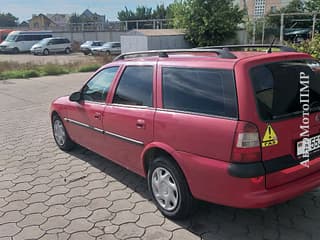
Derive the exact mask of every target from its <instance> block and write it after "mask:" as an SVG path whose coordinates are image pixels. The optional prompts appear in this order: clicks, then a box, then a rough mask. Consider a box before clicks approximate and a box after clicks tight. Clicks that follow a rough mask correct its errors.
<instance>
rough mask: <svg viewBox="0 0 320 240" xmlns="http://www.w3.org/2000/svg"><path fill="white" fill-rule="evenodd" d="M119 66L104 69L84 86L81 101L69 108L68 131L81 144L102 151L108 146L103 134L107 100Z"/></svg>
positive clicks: (71, 104) (73, 103)
mask: <svg viewBox="0 0 320 240" xmlns="http://www.w3.org/2000/svg"><path fill="white" fill-rule="evenodd" d="M118 69H119V67H118V66H114V67H109V68H105V69H102V70H101V71H100V72H98V73H97V74H95V75H94V76H93V77H92V78H91V79H90V80H89V81H88V82H87V83H86V84H85V86H84V87H83V89H82V92H81V95H82V97H81V98H82V100H81V101H80V102H71V103H70V106H69V108H68V117H67V119H65V120H66V121H67V123H68V127H67V130H68V133H69V134H70V136H71V138H72V139H73V140H74V141H75V142H77V143H79V144H80V145H82V146H84V147H87V148H89V149H91V150H93V151H95V152H98V153H101V152H103V150H102V149H105V148H106V145H105V142H104V134H103V124H102V123H103V116H104V115H103V114H104V109H105V107H106V104H105V101H106V97H107V95H108V93H109V89H110V86H111V83H112V81H113V79H114V78H115V76H116V73H117V71H118Z"/></svg>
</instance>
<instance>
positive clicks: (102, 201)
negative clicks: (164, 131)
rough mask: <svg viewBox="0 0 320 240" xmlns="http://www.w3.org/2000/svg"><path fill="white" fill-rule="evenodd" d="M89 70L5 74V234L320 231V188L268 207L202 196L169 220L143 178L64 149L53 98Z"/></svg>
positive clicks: (0, 183) (1, 171) (289, 235)
mask: <svg viewBox="0 0 320 240" xmlns="http://www.w3.org/2000/svg"><path fill="white" fill-rule="evenodd" d="M1 57H3V56H1ZM36 58H38V57H36ZM89 75H90V74H72V75H64V76H58V77H43V78H36V79H24V80H21V79H18V80H7V81H0V240H9V239H17V240H18V239H50V240H51V239H52V240H58V239H60V240H63V239H76V240H82V239H84V240H91V239H101V240H102V239H150V240H155V239H177V240H189V239H190V240H192V239H205V240H228V239H237V240H240V239H241V240H242V239H245V240H248V239H249V240H250V239H254V240H260V239H261V240H269V239H270V240H275V239H280V240H282V239H288V240H289V239H290V240H292V239H297V240H304V239H315V240H318V239H319V236H320V191H319V190H314V191H313V192H309V193H306V194H304V195H303V196H300V197H298V198H296V199H294V200H292V201H289V202H287V203H284V204H281V205H278V206H275V207H271V208H268V209H257V210H243V209H235V208H230V207H224V206H219V205H214V204H207V203H201V204H200V206H199V209H198V210H197V212H196V214H195V216H193V217H192V218H190V219H188V220H185V221H171V220H168V219H166V218H164V217H163V216H162V215H161V214H160V213H159V211H157V209H156V208H155V206H154V205H153V203H152V202H151V201H150V195H149V193H148V191H147V185H146V182H145V180H144V179H143V178H141V177H139V176H137V175H135V174H133V173H131V172H129V171H127V170H125V169H123V168H121V167H119V166H117V165H116V164H114V163H112V162H110V161H108V160H106V159H104V158H102V157H100V156H98V155H96V154H94V153H92V152H90V151H88V150H86V149H84V148H81V147H77V148H76V149H75V150H74V151H72V152H70V153H65V152H62V151H60V150H59V149H58V148H57V147H56V145H55V143H54V140H53V138H52V133H51V128H50V120H49V113H48V110H49V105H50V102H51V101H52V100H53V99H54V98H56V97H58V96H61V95H65V94H69V93H71V92H73V91H76V90H78V89H79V88H80V86H81V84H82V83H83V82H84V81H85V80H86V79H87V78H88V77H89ZM216 191H220V190H219V189H216ZM234 200H235V201H237V196H234Z"/></svg>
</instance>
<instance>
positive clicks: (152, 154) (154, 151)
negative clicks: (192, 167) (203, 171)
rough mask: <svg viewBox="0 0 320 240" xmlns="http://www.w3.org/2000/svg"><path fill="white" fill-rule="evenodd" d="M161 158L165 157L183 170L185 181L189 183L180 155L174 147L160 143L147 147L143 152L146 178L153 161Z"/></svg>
mask: <svg viewBox="0 0 320 240" xmlns="http://www.w3.org/2000/svg"><path fill="white" fill-rule="evenodd" d="M159 156H165V157H167V158H168V159H169V160H170V161H171V162H172V163H174V164H175V165H177V167H178V168H179V169H180V170H181V172H182V173H183V175H184V177H185V179H186V180H187V182H188V179H187V178H186V172H185V169H184V164H183V160H182V159H181V158H180V157H179V154H178V153H177V152H176V151H175V150H174V149H173V148H172V147H170V146H168V145H167V144H164V143H160V142H153V143H151V144H149V145H147V146H146V147H145V149H144V151H143V152H142V158H141V159H142V167H143V173H144V175H145V176H146V175H147V174H148V169H149V166H150V163H151V161H153V160H154V159H156V158H157V157H159Z"/></svg>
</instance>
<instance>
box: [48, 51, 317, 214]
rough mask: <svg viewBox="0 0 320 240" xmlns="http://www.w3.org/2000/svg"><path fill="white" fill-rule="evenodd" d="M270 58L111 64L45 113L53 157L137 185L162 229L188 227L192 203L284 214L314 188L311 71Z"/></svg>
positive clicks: (174, 56) (214, 55)
mask: <svg viewBox="0 0 320 240" xmlns="http://www.w3.org/2000/svg"><path fill="white" fill-rule="evenodd" d="M274 47H275V46H274ZM272 49H273V48H272ZM272 49H271V48H270V49H269V51H268V53H266V52H250V51H248V52H241V51H231V50H232V48H231V47H226V48H221V49H215V48H208V49H192V50H190V49H189V50H167V51H165V50H163V51H146V52H140V53H128V54H123V55H120V56H119V57H117V58H116V59H115V60H114V61H113V62H112V63H109V64H107V65H105V66H103V67H101V68H100V69H99V70H98V71H97V72H96V73H95V74H93V75H92V77H91V78H90V79H89V80H88V81H87V83H85V84H84V86H83V87H81V89H80V90H79V91H77V92H75V93H73V94H71V95H70V96H65V97H61V98H58V99H56V100H54V101H53V103H52V105H51V113H50V115H51V120H52V129H53V136H54V139H55V141H56V143H57V145H58V147H59V148H61V149H62V150H65V151H69V150H71V149H72V148H73V147H74V146H75V144H76V143H77V144H79V145H81V146H84V147H86V148H88V149H90V150H91V151H94V152H97V153H98V154H100V155H102V156H104V157H106V158H108V159H111V160H113V161H115V162H116V163H118V164H120V165H122V166H124V167H125V168H128V169H130V170H132V171H133V172H135V173H137V174H139V175H141V176H143V177H146V178H147V182H148V187H149V190H150V192H151V195H152V198H153V199H154V202H155V204H156V205H157V207H158V208H159V210H160V211H161V212H162V213H163V214H164V215H165V216H167V217H169V218H183V217H186V216H188V215H189V214H190V213H191V212H192V209H193V207H194V202H195V201H194V199H200V200H204V201H208V202H213V203H217V204H223V205H227V206H232V207H237V208H264V207H268V206H272V205H275V204H278V203H281V202H285V201H287V200H289V199H292V198H294V197H296V196H298V195H300V194H302V193H304V192H306V191H310V190H311V189H313V188H316V187H318V186H320V72H319V69H320V63H319V62H318V61H317V60H315V59H313V58H312V57H311V56H310V55H308V54H304V53H297V52H289V51H292V49H288V48H281V50H282V51H277V52H274V53H271V50H272ZM284 51H286V52H284ZM150 55H151V56H150ZM304 76H305V77H306V76H309V78H308V79H309V81H310V84H309V85H308V86H309V88H308V90H309V91H308V92H309V93H310V98H309V102H310V112H308V116H309V124H310V128H308V130H309V134H310V136H312V137H311V138H310V142H311V146H310V148H309V150H306V149H305V146H306V145H304V144H303V140H302V139H303V136H302V135H301V131H302V129H301V124H302V122H303V119H304V116H306V115H304V113H303V109H302V106H301V105H300V103H299V100H300V96H299V94H300V92H301V90H300V87H301V85H300V81H301V79H302V77H304ZM304 79H306V78H304ZM302 80H303V79H302ZM307 153H310V162H309V163H308V164H309V167H306V166H305V164H306V158H305V156H306V154H307Z"/></svg>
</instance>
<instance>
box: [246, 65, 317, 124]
mask: <svg viewBox="0 0 320 240" xmlns="http://www.w3.org/2000/svg"><path fill="white" fill-rule="evenodd" d="M250 75H251V80H252V83H253V88H254V91H255V96H256V102H257V105H258V110H259V114H260V116H261V118H262V119H263V120H265V121H268V120H276V119H281V118H286V117H290V116H296V115H298V114H301V112H302V105H303V103H301V102H300V98H301V97H302V95H301V94H305V93H307V96H305V97H304V98H307V99H308V101H309V104H310V111H319V110H320V62H318V61H316V60H312V59H308V60H295V61H283V62H276V63H270V64H265V65H260V66H257V67H254V68H252V69H251V71H250ZM306 81H307V82H306Z"/></svg>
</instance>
